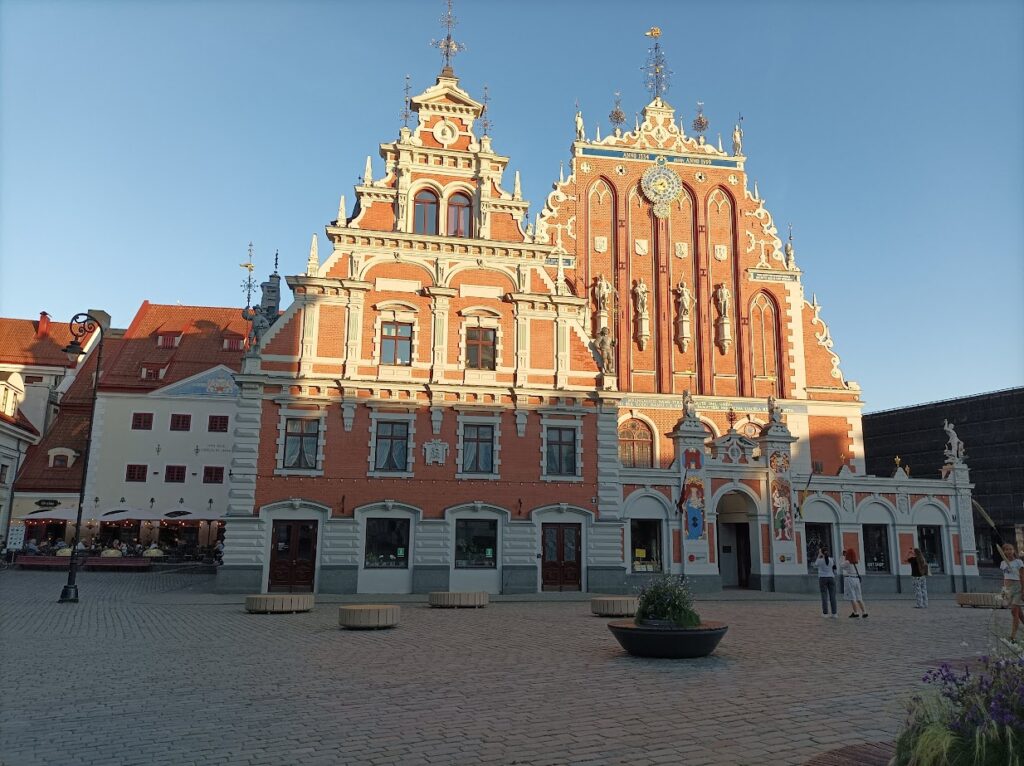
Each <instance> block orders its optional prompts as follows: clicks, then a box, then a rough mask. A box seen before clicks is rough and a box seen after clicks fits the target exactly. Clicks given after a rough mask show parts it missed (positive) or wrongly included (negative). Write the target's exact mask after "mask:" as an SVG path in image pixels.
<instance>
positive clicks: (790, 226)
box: [789, 224, 793, 244]
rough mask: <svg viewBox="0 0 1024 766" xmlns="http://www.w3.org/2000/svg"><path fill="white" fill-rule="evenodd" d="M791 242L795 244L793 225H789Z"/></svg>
mask: <svg viewBox="0 0 1024 766" xmlns="http://www.w3.org/2000/svg"><path fill="white" fill-rule="evenodd" d="M789 242H790V244H792V243H793V224H789Z"/></svg>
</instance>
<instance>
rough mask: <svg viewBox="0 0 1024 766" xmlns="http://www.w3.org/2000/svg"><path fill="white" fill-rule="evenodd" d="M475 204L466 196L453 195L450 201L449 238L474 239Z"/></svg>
mask: <svg viewBox="0 0 1024 766" xmlns="http://www.w3.org/2000/svg"><path fill="white" fill-rule="evenodd" d="M472 212H473V203H471V202H470V201H469V197H467V196H466V195H465V194H461V193H459V194H453V195H452V196H451V197H450V198H449V199H448V231H447V232H446V233H447V234H448V236H449V237H472V236H473V227H472V216H471V214H472Z"/></svg>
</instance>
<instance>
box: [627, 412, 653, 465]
mask: <svg viewBox="0 0 1024 766" xmlns="http://www.w3.org/2000/svg"><path fill="white" fill-rule="evenodd" d="M619 462H620V463H622V466H623V468H653V467H654V437H653V436H652V434H651V429H650V428H648V427H647V424H646V423H644V422H642V421H640V420H627V421H626V422H625V423H623V424H622V425H621V426H619Z"/></svg>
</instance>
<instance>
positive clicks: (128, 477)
mask: <svg viewBox="0 0 1024 766" xmlns="http://www.w3.org/2000/svg"><path fill="white" fill-rule="evenodd" d="M147 470H148V467H147V466H144V465H137V464H129V465H128V466H127V467H126V468H125V470H124V480H125V481H145V480H146V473H147Z"/></svg>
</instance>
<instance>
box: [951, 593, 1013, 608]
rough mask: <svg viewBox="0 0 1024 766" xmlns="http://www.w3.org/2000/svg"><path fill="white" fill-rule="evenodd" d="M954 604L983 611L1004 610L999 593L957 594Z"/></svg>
mask: <svg viewBox="0 0 1024 766" xmlns="http://www.w3.org/2000/svg"><path fill="white" fill-rule="evenodd" d="M956 603H958V604H959V605H960V606H974V607H981V608H983V609H1005V608H1006V607H1005V606H1003V596H1002V594H1001V593H957V594H956Z"/></svg>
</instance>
